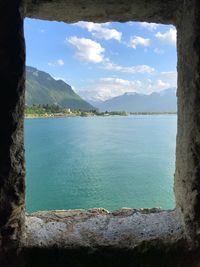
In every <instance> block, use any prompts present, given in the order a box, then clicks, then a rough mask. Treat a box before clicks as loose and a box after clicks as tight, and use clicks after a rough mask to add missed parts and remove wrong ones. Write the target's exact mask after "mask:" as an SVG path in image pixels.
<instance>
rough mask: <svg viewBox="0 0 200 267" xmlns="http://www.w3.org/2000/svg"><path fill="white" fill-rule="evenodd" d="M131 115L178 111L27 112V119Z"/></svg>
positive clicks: (165, 113) (172, 113)
mask: <svg viewBox="0 0 200 267" xmlns="http://www.w3.org/2000/svg"><path fill="white" fill-rule="evenodd" d="M131 115H138V116H140V115H177V112H126V113H125V112H124V113H120V112H110V113H109V112H107V113H102V114H98V115H97V114H94V113H84V114H75V113H70V114H25V119H40V118H41V119H45V118H46V119H48V118H67V117H110V116H121V117H123V116H131Z"/></svg>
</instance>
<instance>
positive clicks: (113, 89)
mask: <svg viewBox="0 0 200 267" xmlns="http://www.w3.org/2000/svg"><path fill="white" fill-rule="evenodd" d="M169 87H170V84H169V83H167V82H164V81H163V80H161V79H157V80H154V81H152V80H149V79H147V80H143V81H139V80H125V79H120V78H115V77H106V78H101V79H99V80H95V81H93V82H92V83H91V84H90V85H89V86H88V88H87V89H83V90H79V92H78V94H79V95H81V96H82V97H83V98H85V99H86V100H93V101H99V100H101V101H105V100H107V99H109V98H112V97H116V96H119V95H122V94H124V93H134V92H136V93H140V94H150V93H152V92H159V91H162V90H164V89H167V88H169Z"/></svg>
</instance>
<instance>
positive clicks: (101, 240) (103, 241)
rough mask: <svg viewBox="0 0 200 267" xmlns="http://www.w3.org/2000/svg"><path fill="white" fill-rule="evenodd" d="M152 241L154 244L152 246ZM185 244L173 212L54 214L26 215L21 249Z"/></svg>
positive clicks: (62, 211) (77, 212) (124, 211)
mask: <svg viewBox="0 0 200 267" xmlns="http://www.w3.org/2000/svg"><path fill="white" fill-rule="evenodd" d="M153 241H154V242H153ZM144 243H148V244H149V246H151V245H152V246H155V244H156V243H158V244H160V243H162V244H163V245H166V244H168V245H169V244H171V245H178V244H180V243H181V244H183V243H184V244H186V243H187V240H186V236H185V233H184V227H183V225H182V224H181V220H180V219H179V216H178V214H177V212H176V211H175V210H172V211H162V210H160V209H140V210H136V209H121V210H118V211H114V212H111V213H109V212H108V211H107V210H105V209H89V210H84V209H82V210H59V211H58V210H54V211H42V212H35V213H32V214H27V215H26V222H25V231H24V235H23V238H22V242H21V246H22V247H23V248H51V247H57V248H62V249H70V248H81V247H85V248H91V249H94V248H99V247H100V248H103V247H104V248H109V247H110V248H119V247H120V248H129V249H135V248H137V247H139V246H142V245H143V244H144Z"/></svg>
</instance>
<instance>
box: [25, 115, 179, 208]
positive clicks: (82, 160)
mask: <svg viewBox="0 0 200 267" xmlns="http://www.w3.org/2000/svg"><path fill="white" fill-rule="evenodd" d="M176 131H177V116H176V115H130V116H125V117H122V116H110V117H68V118H45V119H25V149H26V168H27V174H26V184H27V190H26V209H27V211H28V212H33V211H37V210H50V209H77V208H92V207H104V208H106V209H108V210H110V211H112V210H115V209H119V208H121V207H132V208H142V207H147V208H151V207H161V208H164V209H172V208H174V207H175V198H174V193H173V179H174V171H175V146H176Z"/></svg>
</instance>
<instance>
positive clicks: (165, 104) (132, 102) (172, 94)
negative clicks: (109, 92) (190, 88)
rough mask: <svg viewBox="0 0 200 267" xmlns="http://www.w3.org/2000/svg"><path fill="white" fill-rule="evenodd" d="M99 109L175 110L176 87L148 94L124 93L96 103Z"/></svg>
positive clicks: (130, 110) (134, 110)
mask: <svg viewBox="0 0 200 267" xmlns="http://www.w3.org/2000/svg"><path fill="white" fill-rule="evenodd" d="M96 106H97V108H98V109H99V110H100V111H106V110H107V111H127V112H176V111H177V99H176V88H169V89H166V90H163V91H160V92H156V93H152V94H150V95H145V94H138V93H125V94H123V95H120V96H117V97H113V98H111V99H108V100H106V101H104V102H100V103H97V105H96Z"/></svg>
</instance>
